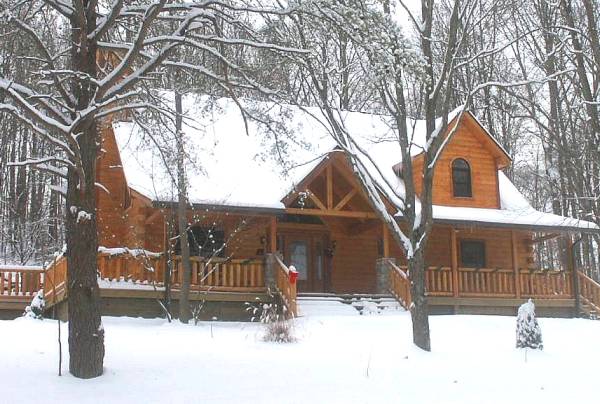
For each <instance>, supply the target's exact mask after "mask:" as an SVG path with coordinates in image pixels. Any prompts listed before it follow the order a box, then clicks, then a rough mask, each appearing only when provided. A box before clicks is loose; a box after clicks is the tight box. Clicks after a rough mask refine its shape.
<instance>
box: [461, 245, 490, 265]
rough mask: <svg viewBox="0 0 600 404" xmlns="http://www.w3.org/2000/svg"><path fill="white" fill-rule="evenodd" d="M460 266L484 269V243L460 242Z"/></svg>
mask: <svg viewBox="0 0 600 404" xmlns="http://www.w3.org/2000/svg"><path fill="white" fill-rule="evenodd" d="M460 266H461V267H464V268H485V243H484V242H483V241H481V240H461V241H460Z"/></svg>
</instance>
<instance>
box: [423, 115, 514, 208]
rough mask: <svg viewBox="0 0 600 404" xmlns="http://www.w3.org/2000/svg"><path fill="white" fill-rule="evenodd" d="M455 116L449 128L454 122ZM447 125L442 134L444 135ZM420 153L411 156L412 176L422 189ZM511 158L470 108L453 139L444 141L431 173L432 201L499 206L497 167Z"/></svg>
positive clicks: (448, 203) (436, 202)
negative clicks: (432, 173)
mask: <svg viewBox="0 0 600 404" xmlns="http://www.w3.org/2000/svg"><path fill="white" fill-rule="evenodd" d="M456 119H457V118H454V120H452V121H451V122H450V123H449V124H448V128H452V127H453V126H454V123H455V120H456ZM448 132H449V129H446V131H445V133H444V135H445V136H447V135H448ZM423 157H424V156H423V154H419V155H417V156H415V157H414V158H413V165H414V176H415V177H414V180H415V185H416V189H417V192H418V193H419V194H420V193H421V187H422V173H423ZM510 163H511V158H510V156H509V155H508V153H507V152H506V151H505V150H504V148H503V147H502V146H501V145H500V144H499V143H498V142H497V141H496V140H495V139H494V138H493V137H492V135H491V134H490V133H489V132H488V131H487V130H486V129H485V128H484V127H483V126H482V125H481V123H480V122H479V121H478V120H477V119H476V118H475V117H474V116H473V115H472V114H471V113H469V112H467V113H465V114H463V117H462V119H461V121H460V122H459V124H458V128H457V130H456V132H455V133H454V135H453V137H452V139H450V141H449V142H448V143H447V144H446V146H445V148H444V150H443V151H442V153H441V155H440V157H439V160H438V162H437V165H436V168H435V172H434V176H433V188H434V189H433V204H434V205H443V206H465V207H472V208H491V209H500V192H499V185H498V170H501V169H503V168H506V167H508V166H509V165H510Z"/></svg>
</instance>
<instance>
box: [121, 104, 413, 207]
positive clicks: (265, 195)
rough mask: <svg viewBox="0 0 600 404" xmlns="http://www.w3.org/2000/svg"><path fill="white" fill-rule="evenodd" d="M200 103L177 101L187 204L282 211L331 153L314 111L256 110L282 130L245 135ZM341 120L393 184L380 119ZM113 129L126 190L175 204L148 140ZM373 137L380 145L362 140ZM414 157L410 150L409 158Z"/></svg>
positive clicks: (260, 128) (236, 114)
mask: <svg viewBox="0 0 600 404" xmlns="http://www.w3.org/2000/svg"><path fill="white" fill-rule="evenodd" d="M206 104H207V101H206V99H205V98H197V97H194V96H191V95H190V96H187V97H185V99H184V112H185V114H186V115H187V116H188V117H190V118H193V120H191V119H188V120H186V124H185V127H184V132H185V136H186V142H187V143H186V151H187V152H188V154H189V155H190V157H191V158H192V160H194V161H195V162H197V164H196V167H195V166H194V165H192V166H191V167H189V168H188V177H189V190H188V192H189V198H190V201H191V202H193V203H200V204H219V205H229V206H241V207H266V208H283V207H284V206H283V204H282V203H281V199H283V198H284V197H285V196H286V195H287V194H288V193H289V192H290V191H292V190H293V189H294V186H295V185H296V184H298V183H299V182H300V181H301V180H302V179H303V178H304V177H305V176H306V175H307V174H308V173H309V172H310V171H311V170H312V169H313V168H314V167H316V166H317V165H318V164H319V163H320V162H321V161H322V159H323V158H326V157H327V155H328V153H329V152H330V151H332V150H333V149H334V148H335V146H336V144H335V142H334V141H333V139H332V137H331V136H330V135H329V133H328V132H327V129H326V126H324V125H322V124H321V123H320V122H319V121H318V120H317V119H315V118H313V117H311V116H310V114H316V113H317V112H318V111H316V110H314V109H312V110H311V109H308V112H303V111H300V110H299V109H298V108H295V107H291V106H285V105H284V106H279V105H266V104H265V103H261V104H260V105H259V107H261V109H263V110H262V111H261V112H260V114H261V118H264V117H265V116H267V117H268V118H277V119H278V120H283V121H284V123H285V126H283V125H281V124H280V123H276V122H271V123H270V124H271V126H272V127H273V130H272V131H270V130H269V129H267V127H266V125H264V124H257V123H256V122H254V121H251V120H249V121H248V126H249V130H248V133H246V130H245V126H244V119H243V117H242V114H241V112H240V111H239V108H238V107H237V106H236V105H235V103H234V102H232V101H231V100H228V99H219V100H216V102H215V103H214V104H215V105H214V107H211V108H207V107H206ZM265 105H266V107H267V110H266V111H265ZM343 114H344V118H345V120H346V124H347V125H348V127H349V128H350V130H351V132H352V134H353V135H354V136H356V137H360V138H361V139H362V140H363V141H362V142H361V144H362V146H363V147H365V149H367V150H369V151H370V152H372V153H373V154H375V155H377V156H378V160H379V161H380V162H381V167H386V168H387V171H389V172H390V173H389V174H391V175H390V178H391V179H392V180H394V181H395V183H396V184H398V185H399V182H400V181H399V180H398V179H397V177H395V176H394V175H393V171H392V169H391V167H392V165H393V164H394V163H397V162H398V159H399V156H398V155H399V150H398V151H396V150H394V148H392V147H390V142H391V141H392V140H391V139H390V136H391V133H392V131H390V128H389V125H388V123H387V122H386V119H387V118H386V117H384V116H379V115H371V114H364V113H360V112H344V113H343ZM113 127H114V129H115V137H116V140H117V143H118V145H119V149H120V151H121V159H122V162H123V168H124V170H125V176H126V178H127V180H128V183H129V185H130V186H131V187H132V188H134V189H136V190H137V191H139V192H141V193H142V194H144V195H146V196H149V197H150V198H152V199H154V200H159V201H174V200H176V198H175V197H176V192H175V188H174V186H173V182H172V181H171V179H170V176H169V174H168V172H167V170H166V169H165V168H164V167H165V165H164V164H163V161H162V156H161V155H160V153H158V151H157V150H156V147H153V145H152V143H151V142H150V140H149V138H148V137H147V136H145V135H144V134H143V133H142V131H141V130H140V128H139V127H138V126H137V125H135V124H133V123H131V122H118V123H115V124H114V125H113ZM273 132H276V133H273ZM374 133H376V134H380V138H378V139H377V141H376V142H373V141H371V140H370V139H369V140H367V138H370V137H371V136H372V134H374ZM418 140H419V141H420V139H418ZM167 146H168V148H170V149H171V150H173V149H174V142H172V141H171V140H168V141H167ZM420 150H421V149H420V148H417V147H415V148H414V153H415V154H417V153H418V152H420ZM170 165H171V167H174V166H175V164H174V163H171V164H170ZM392 177H395V178H392Z"/></svg>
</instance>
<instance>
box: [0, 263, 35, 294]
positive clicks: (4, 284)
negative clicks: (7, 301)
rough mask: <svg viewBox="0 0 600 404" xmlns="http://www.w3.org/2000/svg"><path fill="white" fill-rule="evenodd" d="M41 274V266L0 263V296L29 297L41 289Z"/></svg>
mask: <svg viewBox="0 0 600 404" xmlns="http://www.w3.org/2000/svg"><path fill="white" fill-rule="evenodd" d="M43 274H44V270H43V269H42V267H33V266H22V265H0V297H2V298H5V297H8V298H19V297H27V298H28V299H30V298H31V296H33V295H35V294H36V293H37V291H38V290H40V289H41V287H42V283H43Z"/></svg>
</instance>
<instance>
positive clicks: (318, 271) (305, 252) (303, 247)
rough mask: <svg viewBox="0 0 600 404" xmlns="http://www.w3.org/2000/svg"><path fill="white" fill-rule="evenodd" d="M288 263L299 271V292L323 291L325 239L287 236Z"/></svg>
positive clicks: (286, 255) (286, 256) (286, 257)
mask: <svg viewBox="0 0 600 404" xmlns="http://www.w3.org/2000/svg"><path fill="white" fill-rule="evenodd" d="M286 247H287V248H286V254H285V259H286V263H288V264H289V265H290V266H291V265H293V266H294V267H295V268H296V271H298V291H299V292H323V289H324V275H325V274H324V272H325V271H324V260H323V240H322V237H320V236H289V237H286Z"/></svg>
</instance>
